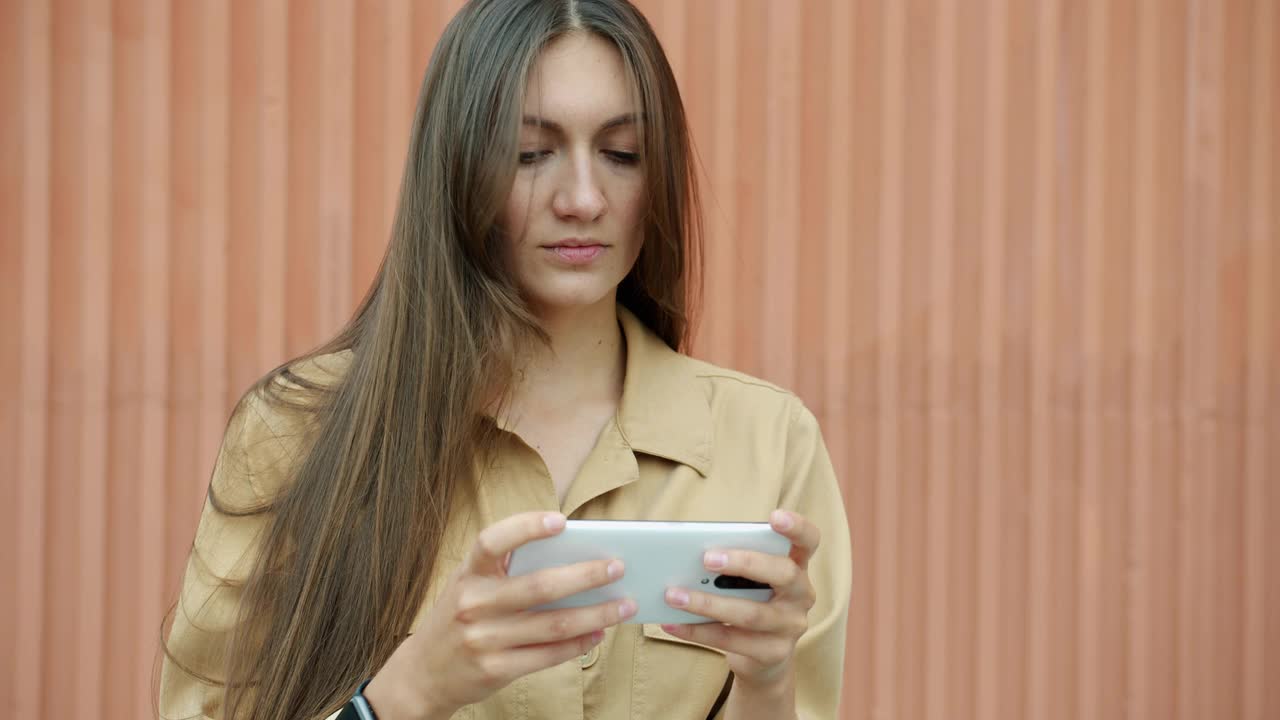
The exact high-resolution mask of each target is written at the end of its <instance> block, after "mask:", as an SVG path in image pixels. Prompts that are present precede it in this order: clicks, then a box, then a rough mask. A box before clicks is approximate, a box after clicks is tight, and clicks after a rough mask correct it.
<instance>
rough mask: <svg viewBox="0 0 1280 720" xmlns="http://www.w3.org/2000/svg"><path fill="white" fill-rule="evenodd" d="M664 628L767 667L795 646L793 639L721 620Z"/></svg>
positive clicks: (783, 658)
mask: <svg viewBox="0 0 1280 720" xmlns="http://www.w3.org/2000/svg"><path fill="white" fill-rule="evenodd" d="M662 629H663V630H666V631H667V632H668V633H670V634H672V635H675V636H676V637H678V638H680V639H681V640H688V641H690V642H696V643H698V644H699V645H706V646H707V647H713V648H718V649H720V650H724V651H725V652H730V653H734V654H737V655H743V656H745V657H748V658H751V659H752V660H755V661H756V662H758V663H760V664H761V665H763V666H766V667H771V666H774V665H777V664H779V663H781V662H783V661H785V660H786V659H787V658H788V657H789V656H790V655H791V653H792V652H794V650H795V641H794V640H793V639H789V638H786V637H783V636H781V635H771V634H768V633H758V632H752V631H750V630H745V629H743V628H738V627H730V626H728V625H721V624H719V623H703V624H700V625H663V626H662Z"/></svg>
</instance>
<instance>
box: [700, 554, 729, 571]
mask: <svg viewBox="0 0 1280 720" xmlns="http://www.w3.org/2000/svg"><path fill="white" fill-rule="evenodd" d="M702 562H703V563H705V564H706V566H707V567H709V568H711V569H712V570H719V569H720V568H722V567H724V566H725V565H728V564H729V556H728V555H725V554H724V553H722V552H709V553H707V554H706V555H703V556H702Z"/></svg>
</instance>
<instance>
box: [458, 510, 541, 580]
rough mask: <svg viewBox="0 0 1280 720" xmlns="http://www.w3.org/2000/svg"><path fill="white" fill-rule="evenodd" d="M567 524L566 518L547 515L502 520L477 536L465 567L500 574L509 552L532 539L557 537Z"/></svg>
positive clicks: (484, 572)
mask: <svg viewBox="0 0 1280 720" xmlns="http://www.w3.org/2000/svg"><path fill="white" fill-rule="evenodd" d="M564 523H565V517H564V515H561V514H560V513H548V512H527V513H520V514H518V515H512V516H511V517H509V518H506V519H503V520H499V521H498V522H496V523H494V524H492V525H490V526H489V527H487V528H485V529H484V530H481V531H480V534H479V535H478V536H476V541H475V543H474V544H473V545H472V546H471V552H470V553H469V554H468V556H467V563H466V567H467V568H469V569H470V570H471V571H472V572H475V573H479V574H484V575H496V574H501V573H502V572H503V571H504V567H505V565H506V558H507V553H509V552H511V551H512V550H515V549H516V548H518V547H520V546H521V545H524V544H525V543H527V542H529V541H531V540H538V539H541V538H545V537H551V536H552V535H558V534H559V533H560V531H561V530H563V529H564Z"/></svg>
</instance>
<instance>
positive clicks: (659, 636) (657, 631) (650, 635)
mask: <svg viewBox="0 0 1280 720" xmlns="http://www.w3.org/2000/svg"><path fill="white" fill-rule="evenodd" d="M644 636H645V637H646V638H647V639H650V640H663V641H665V642H670V643H676V644H678V645H691V646H693V647H698V648H702V649H703V650H710V651H711V652H714V653H719V654H721V655H724V654H725V653H724V651H723V650H721V649H720V648H714V647H711V646H710V645H703V644H702V643H696V642H693V641H692V640H685V639H683V638H678V637H676V636H675V635H672V634H671V633H669V632H667V631H666V630H663V629H662V625H659V624H656V623H655V624H650V623H645V625H644Z"/></svg>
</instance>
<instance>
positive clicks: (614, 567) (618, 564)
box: [605, 560, 622, 580]
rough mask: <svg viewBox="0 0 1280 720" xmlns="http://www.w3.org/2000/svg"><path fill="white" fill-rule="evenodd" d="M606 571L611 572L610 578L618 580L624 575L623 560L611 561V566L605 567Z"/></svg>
mask: <svg viewBox="0 0 1280 720" xmlns="http://www.w3.org/2000/svg"><path fill="white" fill-rule="evenodd" d="M605 572H607V573H608V574H609V579H610V580H617V579H618V578H620V577H622V561H621V560H614V561H613V562H611V563H609V567H607V568H606V569H605Z"/></svg>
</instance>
